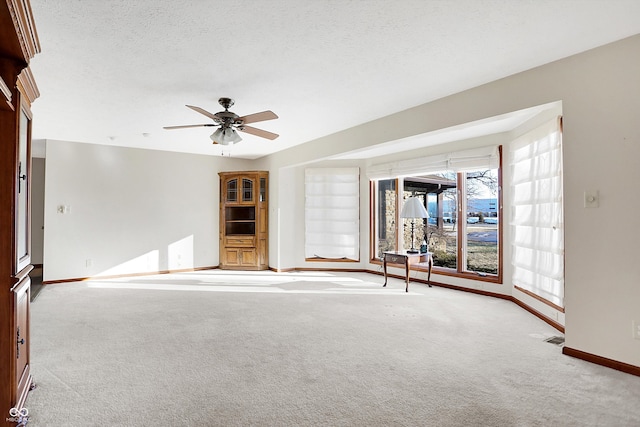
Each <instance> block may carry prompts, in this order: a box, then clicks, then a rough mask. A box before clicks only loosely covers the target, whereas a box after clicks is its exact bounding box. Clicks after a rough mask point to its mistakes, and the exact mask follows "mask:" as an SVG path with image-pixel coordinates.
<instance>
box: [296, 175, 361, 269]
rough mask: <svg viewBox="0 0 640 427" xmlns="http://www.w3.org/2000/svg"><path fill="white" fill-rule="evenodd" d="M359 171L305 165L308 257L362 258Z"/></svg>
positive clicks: (319, 258)
mask: <svg viewBox="0 0 640 427" xmlns="http://www.w3.org/2000/svg"><path fill="white" fill-rule="evenodd" d="M359 185H360V171H359V169H358V168H321V169H320V168H308V169H305V209H304V212H305V214H304V215H305V258H306V259H307V260H332V259H333V260H350V261H358V260H359V259H360V255H359V254H360V187H359Z"/></svg>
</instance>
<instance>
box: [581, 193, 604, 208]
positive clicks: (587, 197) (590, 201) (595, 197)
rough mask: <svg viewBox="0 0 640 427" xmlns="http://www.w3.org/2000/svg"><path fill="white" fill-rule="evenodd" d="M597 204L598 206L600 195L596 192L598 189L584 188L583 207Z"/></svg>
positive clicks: (595, 206) (592, 206) (591, 206)
mask: <svg viewBox="0 0 640 427" xmlns="http://www.w3.org/2000/svg"><path fill="white" fill-rule="evenodd" d="M599 206H600V195H599V194H598V190H585V192H584V207H585V208H597V207H599Z"/></svg>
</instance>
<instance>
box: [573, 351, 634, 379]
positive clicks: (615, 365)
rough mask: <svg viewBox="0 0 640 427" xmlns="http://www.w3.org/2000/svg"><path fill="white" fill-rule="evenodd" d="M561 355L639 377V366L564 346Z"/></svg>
mask: <svg viewBox="0 0 640 427" xmlns="http://www.w3.org/2000/svg"><path fill="white" fill-rule="evenodd" d="M562 354H564V355H566V356H571V357H575V358H576V359H581V360H584V361H587V362H591V363H595V364H596V365H601V366H605V367H607V368H611V369H615V370H616V371H621V372H624V373H626V374H631V375H635V376H637V377H640V366H635V365H630V364H628V363H624V362H618V361H617V360H613V359H609V358H606V357H602V356H597V355H595V354H591V353H587V352H586V351H581V350H576V349H575V348H571V347H566V346H565V347H562Z"/></svg>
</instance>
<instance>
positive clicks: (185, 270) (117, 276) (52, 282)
mask: <svg viewBox="0 0 640 427" xmlns="http://www.w3.org/2000/svg"><path fill="white" fill-rule="evenodd" d="M216 269H218V266H213V267H195V268H183V269H180V270H159V271H149V272H147V273H130V274H114V275H110V276H91V277H76V278H71V279H58V280H45V281H43V282H42V284H43V285H55V284H58V283H70V282H86V281H88V280H104V279H121V278H123V277H138V276H154V275H156V274H170V273H189V272H192V271H202V270H216Z"/></svg>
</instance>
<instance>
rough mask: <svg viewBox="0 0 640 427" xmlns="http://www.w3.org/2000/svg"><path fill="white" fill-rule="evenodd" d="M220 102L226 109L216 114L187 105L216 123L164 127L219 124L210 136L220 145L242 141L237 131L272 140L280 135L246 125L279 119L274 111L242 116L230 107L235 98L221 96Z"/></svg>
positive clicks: (166, 127)
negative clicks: (230, 109)
mask: <svg viewBox="0 0 640 427" xmlns="http://www.w3.org/2000/svg"><path fill="white" fill-rule="evenodd" d="M218 103H219V104H220V105H222V107H223V108H224V111H219V112H217V113H215V114H213V113H210V112H208V111H207V110H205V109H203V108H200V107H196V106H194V105H187V107H188V108H191V109H192V110H194V111H197V112H198V113H200V114H203V115H205V116H207V117H209V118H210V119H211V120H213V122H214V123H206V124H201V125H181V126H165V127H164V129H183V128H193V127H211V126H218V129H216V130H215V132H213V133H212V134H211V136H210V138H211V141H213V143H214V144H220V145H231V144H235V143H237V142H240V141H242V138H241V137H240V135H238V132H237V131H240V132H245V133H249V134H251V135H255V136H259V137H261V138H266V139H270V140H274V139H276V138H277V137H278V136H279V135H278V134H275V133H272V132H268V131H266V130H262V129H258V128H254V127H251V126H247V125H246V124H247V123H256V122H262V121H266V120H273V119H277V118H278V116H277V115H276V114H275V113H274V112H273V111H269V110H267V111H262V112H260V113H254V114H249V115H246V116H242V117H241V116H238V115H237V114H236V113H234V112H232V111H229V107H231V106H232V105H233V104H235V101H234V100H233V99H231V98H220V99H218Z"/></svg>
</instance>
